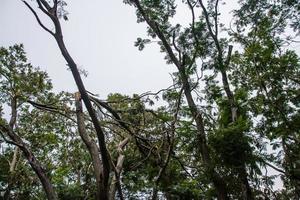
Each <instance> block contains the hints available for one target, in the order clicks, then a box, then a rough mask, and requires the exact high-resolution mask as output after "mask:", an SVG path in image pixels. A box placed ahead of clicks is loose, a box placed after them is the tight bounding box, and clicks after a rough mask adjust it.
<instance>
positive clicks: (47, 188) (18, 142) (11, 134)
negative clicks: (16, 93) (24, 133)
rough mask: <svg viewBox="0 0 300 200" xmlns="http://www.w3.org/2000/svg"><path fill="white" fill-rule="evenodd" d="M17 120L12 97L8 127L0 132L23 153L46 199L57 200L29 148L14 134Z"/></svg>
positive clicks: (40, 166)
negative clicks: (39, 182)
mask: <svg viewBox="0 0 300 200" xmlns="http://www.w3.org/2000/svg"><path fill="white" fill-rule="evenodd" d="M16 120H17V98H16V97H12V99H11V119H10V122H9V125H8V126H4V125H1V126H0V128H1V131H2V132H6V133H7V135H8V136H9V138H10V139H11V140H12V141H13V142H14V144H15V145H16V146H18V148H20V150H21V151H22V152H23V154H24V156H25V158H26V159H27V161H28V162H29V164H30V166H31V168H32V169H33V171H34V172H35V173H36V175H37V176H38V178H39V179H40V181H41V183H42V186H43V188H44V190H45V193H46V196H47V199H49V200H57V195H56V193H55V190H54V188H53V186H52V184H51V182H50V180H49V178H48V177H47V175H46V173H45V171H44V169H43V167H42V165H41V164H40V163H39V161H38V160H37V159H36V157H35V156H34V154H33V153H32V151H31V150H30V148H29V147H28V146H27V145H26V144H25V143H24V142H23V140H22V139H21V138H20V136H18V134H16V133H15V132H14V130H13V129H14V125H15V123H16Z"/></svg>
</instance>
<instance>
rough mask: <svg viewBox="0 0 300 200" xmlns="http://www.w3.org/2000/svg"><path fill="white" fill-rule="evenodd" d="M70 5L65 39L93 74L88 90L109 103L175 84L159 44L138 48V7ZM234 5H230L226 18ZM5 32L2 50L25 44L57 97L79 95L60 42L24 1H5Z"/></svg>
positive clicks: (182, 15) (92, 1)
mask: <svg viewBox="0 0 300 200" xmlns="http://www.w3.org/2000/svg"><path fill="white" fill-rule="evenodd" d="M67 3H68V5H67V7H66V9H67V10H68V12H69V15H68V18H69V20H68V21H63V20H61V23H62V28H63V34H64V39H65V42H66V46H67V48H68V50H69V52H70V54H71V55H72V56H73V58H74V60H75V62H76V63H77V65H78V67H79V68H82V69H84V70H86V71H87V72H88V77H87V78H84V83H85V85H86V88H87V90H89V91H91V92H93V93H97V94H99V95H100V97H101V98H105V97H106V96H107V95H108V94H109V93H115V92H119V93H122V94H129V95H131V94H134V93H138V94H140V93H144V92H147V91H152V92H155V91H158V90H160V89H162V88H167V87H168V86H170V85H171V84H172V80H171V77H170V73H172V72H173V71H174V70H175V67H174V66H172V65H167V64H166V63H165V61H164V59H163V58H164V55H163V54H162V53H160V50H159V48H158V46H157V45H156V44H154V43H153V44H150V45H148V46H147V47H146V48H145V49H144V51H142V52H141V51H139V50H138V49H137V48H136V47H134V41H136V38H137V37H145V35H146V34H145V32H146V25H145V24H138V23H136V15H135V11H134V8H133V7H130V6H128V5H125V4H124V3H123V1H122V0H113V1H100V0H86V1H84V3H82V1H79V0H72V1H67ZM33 5H34V4H33ZM232 5H233V4H232V3H230V4H229V5H226V8H225V12H223V13H225V15H228V13H229V10H230V9H229V8H232ZM182 11H183V12H178V15H177V16H176V19H177V20H179V21H181V22H183V23H184V22H188V21H189V20H190V19H191V18H190V17H191V16H190V15H189V13H186V12H184V10H183V9H182ZM39 14H40V16H41V18H42V19H43V21H44V22H45V23H46V24H48V27H50V28H51V27H53V26H52V25H51V24H50V23H49V20H48V21H47V18H45V17H43V15H42V13H39ZM0 27H1V29H0V46H4V47H8V46H10V45H13V44H16V43H23V44H24V46H25V51H26V52H27V57H28V59H29V62H31V63H32V64H33V65H34V66H36V67H40V68H41V69H42V70H45V71H47V72H48V74H49V76H50V78H51V79H52V82H53V84H54V89H55V90H56V91H57V92H58V91H61V90H64V91H68V92H75V91H76V90H77V89H76V86H75V83H74V81H73V78H72V75H71V72H70V71H69V70H67V66H66V62H65V61H64V59H63V57H62V55H61V54H60V52H59V49H58V46H57V44H56V42H55V40H54V38H53V37H52V36H51V35H49V34H48V33H47V32H45V31H44V30H42V28H41V27H40V26H39V25H38V23H37V22H36V20H35V18H34V16H33V15H32V13H31V12H30V11H29V9H28V8H26V7H25V5H24V3H23V2H22V1H21V0H0Z"/></svg>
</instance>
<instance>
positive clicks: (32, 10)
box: [23, 1, 55, 36]
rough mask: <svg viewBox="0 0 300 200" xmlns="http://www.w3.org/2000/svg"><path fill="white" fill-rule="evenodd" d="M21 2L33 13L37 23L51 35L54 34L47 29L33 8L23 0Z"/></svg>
mask: <svg viewBox="0 0 300 200" xmlns="http://www.w3.org/2000/svg"><path fill="white" fill-rule="evenodd" d="M23 3H24V4H25V5H26V6H27V7H28V8H29V10H30V11H31V12H32V13H33V15H34V16H35V18H36V20H37V22H38V23H39V25H40V26H41V27H42V28H43V29H44V30H45V31H47V32H48V33H50V34H51V35H52V36H55V33H53V32H52V31H51V30H50V29H48V28H47V27H46V26H45V25H44V24H43V23H42V22H41V20H40V18H39V16H38V14H37V13H36V12H35V11H34V9H33V8H32V7H31V6H30V5H29V4H28V3H27V2H26V1H23Z"/></svg>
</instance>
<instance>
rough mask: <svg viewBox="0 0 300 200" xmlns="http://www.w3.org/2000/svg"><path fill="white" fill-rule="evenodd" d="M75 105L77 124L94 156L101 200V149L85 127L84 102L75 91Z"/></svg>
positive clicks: (97, 192) (93, 160) (99, 199)
mask: <svg viewBox="0 0 300 200" xmlns="http://www.w3.org/2000/svg"><path fill="white" fill-rule="evenodd" d="M75 106H76V116H77V126H78V132H79V135H80V137H81V139H82V141H83V142H84V144H85V145H86V147H87V149H88V151H89V154H90V156H91V158H92V164H93V168H94V175H95V179H96V186H97V191H96V199H98V200H101V191H104V190H105V189H104V188H103V187H104V185H103V184H102V180H101V179H102V176H103V175H102V168H103V167H102V162H101V160H100V157H99V149H98V147H97V145H96V143H95V142H94V141H93V139H92V138H91V137H90V136H89V135H88V133H87V132H86V128H85V123H84V114H83V111H82V103H81V96H80V93H79V92H76V93H75Z"/></svg>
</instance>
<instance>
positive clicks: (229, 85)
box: [0, 0, 300, 200]
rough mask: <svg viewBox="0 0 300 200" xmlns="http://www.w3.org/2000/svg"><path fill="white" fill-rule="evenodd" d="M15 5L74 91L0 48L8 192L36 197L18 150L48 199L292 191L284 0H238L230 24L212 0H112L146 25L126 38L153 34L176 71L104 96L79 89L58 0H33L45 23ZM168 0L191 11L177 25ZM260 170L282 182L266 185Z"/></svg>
mask: <svg viewBox="0 0 300 200" xmlns="http://www.w3.org/2000/svg"><path fill="white" fill-rule="evenodd" d="M23 2H24V3H25V5H26V6H27V8H29V9H30V10H31V12H32V14H33V15H34V16H35V18H36V20H37V22H38V24H39V25H40V26H41V28H43V29H44V30H45V31H47V32H48V33H49V34H50V35H52V36H53V37H54V39H55V40H56V42H57V44H58V47H59V49H60V51H61V53H62V55H63V56H64V58H65V60H66V62H67V63H68V66H69V67H70V69H71V71H72V74H73V77H74V79H75V82H76V84H77V86H78V90H79V92H77V93H76V94H75V95H71V94H69V93H67V92H61V93H59V94H54V93H53V92H51V83H50V80H49V79H48V77H47V75H46V74H45V73H44V72H41V71H39V70H38V69H34V68H32V66H31V65H30V64H25V63H26V60H25V59H24V56H25V55H24V51H23V49H22V47H20V46H16V47H11V49H14V50H11V52H8V51H7V50H6V49H3V50H2V53H3V52H4V53H3V54H2V57H1V59H2V60H0V61H1V62H2V63H1V62H0V64H2V65H1V67H2V68H1V69H2V71H1V75H2V76H1V78H2V79H1V81H2V82H0V89H1V90H2V91H3V95H2V93H1V95H2V96H1V101H2V107H5V106H6V105H8V106H10V107H11V108H12V110H14V112H13V115H12V116H16V117H12V119H11V121H12V122H11V123H7V122H6V121H5V119H4V117H3V116H2V122H1V128H2V130H1V133H2V138H3V141H4V142H6V146H4V147H3V149H4V153H3V154H1V156H0V159H1V160H9V162H5V164H2V163H1V165H3V168H1V169H0V171H1V175H2V174H3V176H0V184H1V185H4V186H5V188H6V189H5V190H6V193H7V194H8V196H9V195H10V196H11V197H15V198H25V197H26V195H27V196H30V197H32V198H36V199H45V198H46V197H45V194H43V193H41V192H40V191H39V188H40V186H39V183H38V181H37V180H36V179H35V178H34V177H35V176H34V175H33V173H32V170H31V169H30V168H28V166H27V165H25V164H24V163H22V162H20V161H21V160H22V158H21V157H20V155H19V151H20V150H21V151H22V152H25V153H24V155H25V157H26V158H27V160H29V163H30V164H31V167H32V169H33V171H34V172H35V173H36V174H37V175H38V177H39V178H40V181H41V183H42V185H43V186H44V189H45V191H46V196H47V198H48V199H55V198H57V197H56V196H58V198H59V199H117V198H118V199H141V198H147V199H153V200H155V199H270V198H271V199H272V198H274V199H293V198H294V199H297V198H299V195H300V193H299V188H300V186H299V185H300V184H299V183H300V182H299V167H300V166H299V159H300V158H299V125H298V124H299V78H298V77H299V65H300V64H299V57H298V55H297V53H296V52H294V51H292V50H291V49H289V48H288V47H286V46H284V45H286V44H290V43H291V42H296V39H297V33H298V29H299V23H298V21H297V19H298V18H299V14H298V13H297V11H298V7H290V5H291V3H293V1H285V0H283V1H277V2H276V3H275V4H273V2H269V1H247V0H245V1H240V6H241V7H240V8H239V9H238V10H236V11H234V19H233V21H232V22H233V23H232V24H231V27H224V25H223V24H221V23H220V16H221V8H222V4H221V1H218V0H210V1H207V2H204V1H201V0H197V1H196V0H185V1H182V2H179V1H174V0H162V1H148V0H128V1H127V0H126V1H124V2H125V3H126V4H129V5H131V6H133V7H134V8H135V10H136V14H137V19H138V22H145V23H146V24H147V33H148V36H149V37H148V38H145V39H144V38H138V39H137V41H136V42H135V46H137V47H138V48H139V50H143V48H145V46H146V44H148V43H157V44H158V45H159V47H160V48H161V51H162V53H164V54H165V60H166V62H167V63H168V64H173V65H174V66H176V68H177V71H176V72H174V73H173V74H172V79H173V85H172V86H170V87H169V88H166V89H161V90H160V91H158V92H155V93H151V92H149V93H144V94H141V95H138V94H135V95H133V96H128V95H123V94H110V95H109V96H108V97H107V99H106V100H102V99H99V98H98V97H97V95H96V94H93V93H91V92H87V91H86V89H85V87H84V85H83V83H82V80H81V78H80V73H79V71H78V69H77V66H76V63H75V62H74V60H73V59H72V57H71V55H70V54H69V53H68V51H67V49H66V47H65V44H64V41H63V34H62V28H61V25H60V21H59V20H60V18H63V19H65V20H67V19H68V18H67V11H66V10H65V6H66V3H65V2H64V1H55V0H54V1H44V0H37V1H34V2H35V3H37V5H38V9H39V10H40V11H41V13H43V14H45V15H46V16H47V17H49V19H50V20H51V21H52V22H53V26H54V29H51V28H48V27H46V26H45V25H44V24H43V22H42V21H41V18H40V17H39V15H38V14H37V12H36V9H35V8H34V6H33V3H29V2H28V1H23ZM180 3H182V5H184V6H185V8H186V10H188V11H189V13H190V17H191V20H190V23H189V24H187V25H185V26H184V25H182V24H176V22H174V21H175V16H176V13H177V12H181V11H182V10H181V8H179V7H181V6H177V5H178V4H180ZM294 3H295V2H294ZM290 27H292V28H293V31H291V32H288V31H287V30H288V29H289V28H290ZM287 33H288V34H289V35H286V34H287ZM286 36H287V37H286ZM8 55H10V56H8ZM18 59H19V60H21V61H22V62H20V63H21V64H20V63H19V61H18V62H17V60H18ZM8 61H9V62H8ZM9 66H18V67H17V68H15V70H7V69H10V68H9ZM24 67H25V68H24ZM6 68H7V69H6ZM22 69H24V70H23V71H22ZM25 69H26V70H27V71H26V70H25ZM25 80H26V81H25ZM40 82H41V83H40ZM11 83H13V84H11ZM37 83H39V84H37ZM31 85H34V87H31ZM8 86H9V87H8ZM29 86H30V87H29ZM2 91H1V92H2ZM13 97H15V99H16V100H15V101H14V102H12V100H11V99H14V98H13ZM82 101H83V102H84V105H85V107H86V109H87V112H86V111H85V109H84V105H82ZM74 102H75V103H74ZM16 108H17V109H16ZM11 124H13V125H12V126H11ZM7 136H8V137H7ZM7 138H9V139H7ZM11 144H12V145H16V146H17V148H11V147H14V146H11ZM29 146H30V147H31V148H29ZM271 147H272V148H273V151H271V150H269V149H270V148H271ZM41 149H42V150H41ZM28 154H30V155H31V157H30V156H28ZM33 155H34V158H35V159H34V161H35V162H33V164H32V160H30V158H32V156H33ZM36 160H40V161H41V162H42V163H43V165H44V166H43V168H42V167H41V164H39V163H38V162H37V161H36ZM16 166H18V167H16ZM270 168H272V169H273V170H276V171H277V172H278V173H280V177H281V178H282V180H283V182H284V186H285V187H284V188H283V189H282V190H275V191H274V189H273V185H274V181H276V179H275V178H276V177H278V176H277V175H270V174H268V171H269V170H270ZM37 169H42V170H41V171H39V170H37ZM21 175H22V176H21ZM21 177H23V178H21ZM15 180H18V181H17V182H16V181H15ZM25 180H29V181H27V182H29V183H30V184H26V181H25ZM45 182H46V183H47V184H45ZM50 182H51V183H50ZM48 185H50V186H51V187H50V188H49V186H48ZM46 186H48V188H47V187H46ZM53 188H55V191H56V193H55V192H54V189H53ZM30 191H33V192H30ZM56 194H57V195H56ZM51 195H52V196H51Z"/></svg>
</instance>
